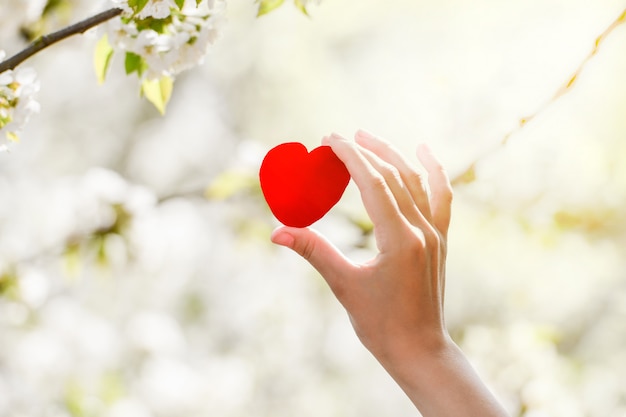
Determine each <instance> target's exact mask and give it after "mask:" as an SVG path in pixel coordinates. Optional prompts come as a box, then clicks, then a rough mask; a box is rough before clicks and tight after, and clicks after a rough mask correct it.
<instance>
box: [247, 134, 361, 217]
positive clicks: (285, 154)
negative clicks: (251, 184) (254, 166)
mask: <svg viewBox="0 0 626 417" xmlns="http://www.w3.org/2000/svg"><path fill="white" fill-rule="evenodd" d="M259 179H260V181H261V190H262V191H263V196H264V197H265V200H266V201H267V204H268V205H269V207H270V210H272V213H274V216H276V218H277V219H278V220H279V221H280V222H281V223H283V224H284V225H285V226H292V227H306V226H309V225H311V224H312V223H314V222H316V221H317V220H319V219H321V218H322V217H323V216H324V215H325V214H326V213H327V212H328V211H329V210H330V209H331V208H332V207H333V206H334V205H335V204H337V202H338V201H339V199H340V198H341V196H342V195H343V192H344V191H345V189H346V187H347V186H348V182H350V174H349V173H348V170H347V169H346V166H345V165H344V164H343V162H341V160H340V159H339V158H337V155H335V153H334V152H333V151H332V149H331V148H330V146H320V147H318V148H315V149H313V150H312V151H311V152H307V149H306V147H305V146H304V145H303V144H301V143H298V142H288V143H283V144H281V145H278V146H276V147H275V148H272V149H271V150H270V151H269V152H268V153H267V155H265V158H264V159H263V162H262V163H261V169H260V171H259Z"/></svg>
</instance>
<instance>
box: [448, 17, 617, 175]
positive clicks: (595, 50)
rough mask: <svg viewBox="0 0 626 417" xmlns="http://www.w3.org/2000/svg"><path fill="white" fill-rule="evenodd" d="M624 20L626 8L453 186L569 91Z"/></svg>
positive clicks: (462, 173)
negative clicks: (539, 102) (571, 69)
mask: <svg viewBox="0 0 626 417" xmlns="http://www.w3.org/2000/svg"><path fill="white" fill-rule="evenodd" d="M625 22H626V9H624V11H623V12H622V13H621V14H620V15H619V16H618V17H617V19H615V20H614V21H613V23H611V24H610V25H609V26H608V27H607V28H606V29H605V30H604V32H602V33H601V34H600V36H598V37H597V38H596V40H595V42H594V46H593V49H592V50H591V52H589V54H587V56H586V57H585V59H583V60H582V62H581V63H580V65H578V68H576V71H574V74H573V75H571V76H570V77H569V78H568V79H567V81H566V82H565V83H563V85H561V87H559V89H558V90H557V91H556V92H555V93H554V95H553V96H552V98H550V100H548V101H547V102H545V103H544V104H543V105H542V106H541V107H539V109H537V110H536V111H535V112H534V113H533V114H531V115H529V116H526V117H523V118H521V119H520V121H519V124H518V125H517V127H515V128H513V129H512V130H510V131H509V132H508V133H506V134H505V135H504V136H503V137H502V139H500V141H499V142H498V143H496V144H495V145H494V146H493V147H491V148H489V149H488V150H486V151H485V152H483V153H482V154H480V155H479V156H478V157H477V158H476V159H475V160H474V161H473V162H472V163H471V164H470V166H469V167H467V168H466V169H465V170H463V171H462V172H461V173H460V174H457V175H455V176H454V177H453V178H452V179H451V183H452V185H453V186H456V185H462V184H469V183H471V182H472V181H474V179H475V178H476V173H475V169H476V164H477V163H478V162H479V161H481V160H482V159H484V158H486V157H487V156H489V155H491V154H492V153H494V152H495V151H497V150H498V149H500V147H502V146H504V145H506V144H507V142H508V141H509V139H510V138H511V136H513V135H514V134H516V133H518V132H519V131H521V130H522V129H523V128H524V127H525V126H526V125H527V123H528V122H529V121H531V120H532V119H534V118H535V117H537V116H539V115H540V114H542V113H543V112H544V111H545V110H546V109H547V108H548V107H550V106H551V105H552V104H554V102H556V101H557V100H558V99H559V98H561V97H562V96H564V95H565V94H567V93H569V92H570V91H571V88H572V87H573V86H574V84H575V83H576V80H577V79H578V77H579V76H580V74H581V73H582V72H583V70H584V69H585V67H586V66H587V64H588V63H589V61H590V60H591V59H592V58H593V57H594V56H595V55H596V54H597V53H598V51H599V50H600V45H601V44H602V43H603V42H604V40H605V39H606V38H607V37H608V36H609V35H610V34H611V33H612V32H613V30H615V28H617V27H618V26H620V25H622V24H623V23H625Z"/></svg>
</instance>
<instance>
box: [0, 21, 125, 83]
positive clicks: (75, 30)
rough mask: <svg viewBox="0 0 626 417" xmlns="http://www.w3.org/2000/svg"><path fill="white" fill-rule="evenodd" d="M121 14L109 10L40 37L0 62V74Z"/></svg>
mask: <svg viewBox="0 0 626 417" xmlns="http://www.w3.org/2000/svg"><path fill="white" fill-rule="evenodd" d="M121 13H122V9H119V8H113V9H109V10H107V11H104V12H102V13H99V14H97V15H95V16H92V17H90V18H88V19H85V20H82V21H80V22H78V23H75V24H73V25H71V26H68V27H66V28H64V29H61V30H59V31H57V32H53V33H51V34H49V35H44V36H40V37H39V38H37V39H36V40H35V41H33V43H31V44H30V45H29V46H28V47H27V48H26V49H24V50H23V51H21V52H18V53H17V54H15V55H13V56H12V57H11V58H9V59H7V60H5V61H3V62H0V73H3V72H4V71H7V70H12V69H14V68H15V67H17V66H18V65H19V64H21V63H22V62H24V61H26V60H27V59H28V58H30V57H31V56H33V55H35V54H36V53H37V52H39V51H41V50H42V49H45V48H47V47H48V46H50V45H52V44H55V43H57V42H59V41H62V40H63V39H65V38H69V37H70V36H73V35H76V34H79V33H84V32H86V31H88V30H89V29H91V28H92V27H94V26H98V25H99V24H101V23H103V22H106V21H107V20H109V19H112V18H114V17H115V16H119V15H120V14H121Z"/></svg>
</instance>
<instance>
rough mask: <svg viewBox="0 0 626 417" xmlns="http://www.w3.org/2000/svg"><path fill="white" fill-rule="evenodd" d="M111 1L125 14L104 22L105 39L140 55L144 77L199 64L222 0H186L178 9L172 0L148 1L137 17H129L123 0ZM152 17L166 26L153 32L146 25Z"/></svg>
mask: <svg viewBox="0 0 626 417" xmlns="http://www.w3.org/2000/svg"><path fill="white" fill-rule="evenodd" d="M113 1H114V3H115V4H116V5H118V6H120V7H122V8H124V10H125V11H126V14H125V16H126V17H121V18H117V19H113V20H112V21H110V22H109V23H108V25H107V35H108V39H109V42H110V43H111V45H112V46H113V48H114V49H115V50H118V51H121V52H132V53H134V54H136V55H138V56H140V57H141V58H142V59H143V60H144V62H145V64H146V65H147V67H148V68H147V69H146V71H145V73H143V74H141V75H142V77H144V78H147V79H155V78H160V77H163V76H170V77H173V76H175V75H177V74H179V73H180V72H182V71H184V70H186V69H189V68H192V67H194V66H196V65H199V64H201V63H202V62H203V59H204V56H205V55H206V53H207V51H208V48H209V46H210V45H212V44H214V43H215V41H216V40H217V38H218V36H219V33H220V29H221V23H222V22H223V20H224V19H223V16H224V12H225V1H224V0H207V1H203V2H201V3H200V4H197V3H196V2H195V1H187V2H186V3H185V4H184V6H183V8H182V10H179V9H178V6H176V4H175V3H174V2H173V1H172V0H152V1H150V2H148V4H146V6H145V7H144V8H143V9H142V10H141V12H140V13H139V14H138V15H137V16H132V10H131V9H130V8H129V7H128V2H127V1H121V0H113ZM152 19H156V20H157V21H158V20H160V21H161V22H160V23H163V24H165V25H166V27H165V28H164V29H163V30H162V31H160V32H157V31H156V30H155V29H154V28H153V26H150V25H146V22H149V21H151V20H152Z"/></svg>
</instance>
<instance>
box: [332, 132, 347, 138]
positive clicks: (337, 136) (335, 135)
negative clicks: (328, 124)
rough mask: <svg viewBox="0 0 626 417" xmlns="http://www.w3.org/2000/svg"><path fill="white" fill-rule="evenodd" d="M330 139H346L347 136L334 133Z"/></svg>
mask: <svg viewBox="0 0 626 417" xmlns="http://www.w3.org/2000/svg"><path fill="white" fill-rule="evenodd" d="M330 139H333V140H346V138H344V137H343V136H341V135H339V134H337V133H332V134H331V135H330Z"/></svg>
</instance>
